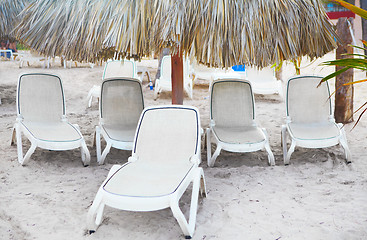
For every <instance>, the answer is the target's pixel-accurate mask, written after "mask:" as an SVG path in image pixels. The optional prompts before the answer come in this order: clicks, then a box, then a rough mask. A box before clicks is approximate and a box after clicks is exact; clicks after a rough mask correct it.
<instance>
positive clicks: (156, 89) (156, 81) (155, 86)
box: [153, 79, 160, 100]
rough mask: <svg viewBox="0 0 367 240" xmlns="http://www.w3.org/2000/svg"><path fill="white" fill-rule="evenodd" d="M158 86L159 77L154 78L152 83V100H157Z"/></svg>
mask: <svg viewBox="0 0 367 240" xmlns="http://www.w3.org/2000/svg"><path fill="white" fill-rule="evenodd" d="M159 88H160V86H159V79H156V80H155V84H154V93H153V99H154V100H157V98H158V93H159V90H160V89H159Z"/></svg>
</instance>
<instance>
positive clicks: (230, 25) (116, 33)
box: [16, 0, 336, 67]
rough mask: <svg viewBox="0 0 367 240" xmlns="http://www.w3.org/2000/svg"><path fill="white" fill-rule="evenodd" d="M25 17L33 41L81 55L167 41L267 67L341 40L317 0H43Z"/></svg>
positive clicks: (148, 48)
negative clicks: (336, 38) (336, 36)
mask: <svg viewBox="0 0 367 240" xmlns="http://www.w3.org/2000/svg"><path fill="white" fill-rule="evenodd" d="M20 17H22V22H21V23H20V25H19V26H18V27H17V31H16V35H17V37H18V38H19V39H21V40H23V42H25V43H26V44H28V45H29V46H30V47H31V48H33V49H35V50H38V51H39V52H41V53H43V54H46V55H48V56H55V55H58V56H61V55H64V56H65V57H66V58H69V59H74V60H79V61H82V60H85V61H95V60H96V59H101V58H102V59H103V58H110V57H113V56H114V55H115V54H116V53H118V54H119V56H120V57H134V58H141V57H144V56H149V55H151V54H152V52H159V51H160V50H161V49H162V48H164V47H169V48H171V49H172V50H171V51H172V52H174V51H176V50H178V49H180V51H182V52H183V53H184V54H185V55H189V56H191V57H195V58H196V60H197V61H198V62H200V63H203V64H206V65H209V66H215V67H217V66H221V67H228V66H232V65H235V64H239V63H241V64H242V63H245V64H248V65H256V66H259V67H264V66H267V65H269V64H273V63H279V62H280V61H282V60H291V59H296V58H297V57H299V56H305V55H306V56H309V57H310V58H315V57H321V56H323V55H324V54H326V53H327V52H329V51H331V50H332V49H333V48H335V47H336V43H335V40H334V37H335V33H334V31H333V29H332V25H331V24H330V23H329V21H328V19H327V16H326V13H325V10H324V8H323V6H322V3H321V1H320V0H185V1H176V0H166V1H156V0H130V1H127V0H125V1H122V0H110V1H99V0H64V1H56V0H38V1H37V2H34V3H33V4H31V5H30V6H29V7H28V8H27V9H25V11H23V12H22V14H21V16H20Z"/></svg>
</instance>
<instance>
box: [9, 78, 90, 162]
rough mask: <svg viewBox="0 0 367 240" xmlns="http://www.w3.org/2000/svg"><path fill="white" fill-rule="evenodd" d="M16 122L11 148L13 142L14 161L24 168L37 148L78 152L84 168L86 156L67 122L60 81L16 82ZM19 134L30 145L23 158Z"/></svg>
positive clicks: (74, 126)
mask: <svg viewBox="0 0 367 240" xmlns="http://www.w3.org/2000/svg"><path fill="white" fill-rule="evenodd" d="M17 114H18V116H17V120H16V123H15V124H14V128H13V136H12V144H14V143H15V140H16V142H17V150H18V161H19V163H20V164H22V165H24V164H26V163H27V162H28V160H29V159H30V157H31V155H32V154H33V152H34V151H35V149H36V148H37V147H39V148H43V149H47V150H60V151H61V150H71V149H75V148H80V150H81V157H82V162H83V164H84V166H87V165H89V162H90V154H89V150H88V148H87V145H86V144H85V140H84V138H83V136H82V134H81V132H80V130H79V126H78V125H77V124H71V123H70V122H68V120H67V117H66V113H65V98H64V91H63V88H62V83H61V79H60V78H59V77H58V76H56V75H53V74H45V73H29V74H23V75H21V76H20V77H19V80H18V89H17ZM22 133H23V134H24V135H25V136H26V137H27V138H28V140H29V141H30V142H31V147H30V148H29V149H28V151H27V153H26V154H25V156H23V146H22Z"/></svg>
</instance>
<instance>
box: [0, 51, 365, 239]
mask: <svg viewBox="0 0 367 240" xmlns="http://www.w3.org/2000/svg"><path fill="white" fill-rule="evenodd" d="M332 57H333V54H328V55H327V56H326V57H325V58H324V59H331V58H332ZM318 62H320V61H318ZM140 64H141V65H143V63H140ZM156 64H157V61H150V62H149V63H148V64H146V65H148V66H149V69H150V70H151V76H152V77H153V78H154V76H155V69H156ZM57 65H59V64H57ZM315 66H316V63H315V64H313V65H312V66H309V67H307V68H304V69H302V70H301V71H302V73H314V74H318V73H320V74H325V73H327V72H329V71H330V69H329V70H328V69H322V68H320V67H315ZM102 71H103V68H102V67H101V66H99V67H98V66H96V67H94V68H93V69H91V68H88V67H87V65H85V67H80V66H79V67H78V68H75V67H73V68H72V69H63V68H61V67H59V66H53V67H52V68H51V69H42V68H40V67H35V66H33V67H24V68H23V69H19V68H18V63H17V62H11V61H1V62H0V89H1V90H0V94H1V95H0V96H1V98H2V102H3V104H2V105H0V113H1V115H0V131H1V134H0V137H1V138H0V154H1V155H0V156H1V158H0V239H16V240H18V239H53V240H57V239H62V240H65V239H73V240H74V239H91V240H92V239H182V238H183V234H182V232H181V229H180V228H179V226H178V224H177V222H176V220H175V219H174V217H173V216H172V213H171V211H170V210H169V209H165V210H161V211H157V212H148V213H135V212H124V211H119V210H116V209H111V208H108V207H107V208H106V210H105V214H104V221H103V223H102V225H101V226H100V228H99V229H98V230H97V232H96V233H94V234H92V235H87V234H86V214H87V211H88V208H89V206H90V205H91V203H92V201H93V199H94V196H95V194H96V192H97V189H98V188H99V186H100V184H101V183H102V181H103V180H104V179H105V177H106V175H107V173H108V171H109V169H110V168H111V166H112V165H113V164H122V163H125V162H126V161H127V158H128V157H129V155H130V152H129V151H121V150H116V149H112V150H111V153H110V154H109V155H107V158H106V164H105V165H103V166H98V165H97V164H96V154H95V149H94V148H92V139H93V133H94V129H95V126H96V125H97V123H98V106H97V104H96V102H94V104H93V106H92V108H87V100H86V96H87V93H88V90H89V89H90V88H91V87H92V86H93V85H94V84H98V83H100V79H101V76H102ZM28 72H48V73H56V74H58V75H59V76H61V78H62V80H63V84H64V89H65V96H66V107H67V116H68V118H69V120H70V121H71V122H72V123H78V124H79V126H80V127H81V131H82V133H83V134H84V136H85V139H86V141H87V145H88V147H89V149H90V151H91V156H92V160H91V165H90V166H89V167H83V166H82V162H81V160H80V152H79V150H73V151H64V152H54V151H46V150H41V149H37V150H36V151H35V153H34V154H33V155H32V157H31V160H30V161H29V163H28V165H27V166H24V167H22V166H20V165H19V163H18V161H17V151H16V147H15V146H10V138H11V130H12V126H13V124H14V122H15V118H16V106H15V93H16V85H17V77H18V75H19V74H20V73H28ZM293 73H294V71H293V69H292V66H290V65H288V66H286V67H285V69H284V71H283V79H287V77H289V76H291V75H292V74H293ZM356 75H358V77H359V78H361V77H363V74H362V73H357V74H356ZM366 96H367V84H362V85H358V86H356V88H355V109H357V107H358V106H360V105H361V104H362V103H364V101H366V100H367V98H366ZM144 97H145V104H146V106H149V105H157V104H169V103H170V101H171V100H170V95H169V94H163V95H162V96H161V97H160V98H159V99H158V100H157V101H153V100H152V99H153V92H152V91H150V90H149V88H148V87H147V82H146V80H145V82H144ZM255 100H256V115H257V119H258V122H259V123H260V125H262V126H263V127H265V128H266V129H267V130H268V133H269V135H270V144H271V147H272V150H273V152H274V155H275V158H276V166H275V167H269V166H268V165H267V158H266V153H265V152H256V153H246V154H235V153H228V152H222V153H221V155H220V156H219V157H218V160H217V162H216V164H215V167H214V168H208V167H207V164H206V151H205V150H204V151H203V152H202V160H203V163H202V164H201V165H202V167H203V168H204V172H205V175H206V181H207V190H208V197H207V198H205V199H200V204H199V210H198V215H197V223H196V232H195V235H194V237H193V239H333V240H334V239H348V240H350V239H367V204H366V200H367V160H366V159H367V149H366V148H367V141H366V136H367V115H366V116H365V117H364V118H363V119H362V120H361V122H360V123H359V124H358V126H357V127H356V128H355V129H354V130H353V131H350V129H351V128H352V126H353V123H352V124H348V125H346V126H345V128H346V132H347V138H348V142H349V146H350V149H351V152H352V158H353V159H352V160H353V163H352V164H349V165H346V164H345V162H344V154H343V150H342V148H341V147H340V146H335V147H331V148H326V149H301V148H298V149H296V151H295V152H294V154H293V155H292V158H291V165H289V166H284V164H283V157H282V151H281V146H280V129H281V124H282V123H283V121H284V115H285V110H284V102H283V101H282V100H281V98H280V97H279V96H277V95H271V96H263V95H256V97H255ZM184 103H185V104H188V105H194V106H196V107H198V108H199V109H200V114H201V122H202V127H203V128H206V127H207V126H208V122H209V106H208V87H207V85H201V86H197V87H195V89H194V99H193V100H188V99H185V102H184ZM26 147H27V148H28V147H29V143H27V144H26ZM189 202H190V194H189V192H187V194H185V195H184V196H183V198H182V201H181V205H182V208H183V210H184V212H185V213H188V208H189Z"/></svg>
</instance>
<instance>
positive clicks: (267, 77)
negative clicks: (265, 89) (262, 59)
mask: <svg viewBox="0 0 367 240" xmlns="http://www.w3.org/2000/svg"><path fill="white" fill-rule="evenodd" d="M245 72H246V77H247V79H249V80H250V81H254V82H264V81H274V80H276V78H275V74H274V69H273V68H271V67H265V68H262V69H258V68H255V67H246V70H245Z"/></svg>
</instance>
